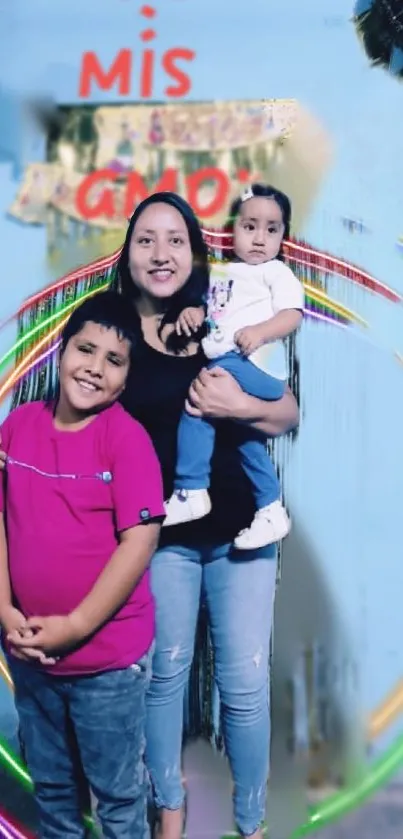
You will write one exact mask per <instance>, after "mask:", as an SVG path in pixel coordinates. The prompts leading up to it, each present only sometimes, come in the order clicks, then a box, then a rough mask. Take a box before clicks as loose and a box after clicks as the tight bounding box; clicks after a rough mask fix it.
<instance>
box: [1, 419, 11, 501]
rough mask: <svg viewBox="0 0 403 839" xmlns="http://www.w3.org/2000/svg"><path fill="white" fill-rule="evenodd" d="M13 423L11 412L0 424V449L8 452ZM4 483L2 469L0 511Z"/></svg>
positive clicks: (3, 471)
mask: <svg viewBox="0 0 403 839" xmlns="http://www.w3.org/2000/svg"><path fill="white" fill-rule="evenodd" d="M12 425H13V414H10V416H8V417H7V419H5V420H4V422H3V423H2V424H1V425H0V435H1V441H0V451H3V452H5V453H6V454H7V453H8V449H9V445H10V438H11V428H12ZM5 484H6V471H5V469H2V470H1V472H0V513H4V509H5Z"/></svg>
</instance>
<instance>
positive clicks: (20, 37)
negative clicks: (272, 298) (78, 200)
mask: <svg viewBox="0 0 403 839" xmlns="http://www.w3.org/2000/svg"><path fill="white" fill-rule="evenodd" d="M352 5H353V4H352V0H327V2H326V3H323V0H305V2H304V3H299V2H296V0H249V2H248V3H241V2H239V3H238V2H237V3H227V2H225V3H217V2H216V0H203V2H201V0H197V2H196V0H192V2H190V0H164V2H163V3H162V2H161V0H157V2H156V3H155V6H156V8H157V9H158V18H157V21H156V28H157V31H158V32H159V33H161V34H160V35H159V37H158V41H157V42H156V48H157V50H158V52H159V53H160V54H162V53H163V52H164V51H165V50H166V49H168V48H170V47H173V46H177V45H184V46H188V47H191V48H194V49H195V50H196V52H197V59H196V61H195V64H194V68H193V89H192V94H191V98H193V99H195V100H200V99H212V98H214V99H226V98H229V99H235V98H239V99H242V98H254V99H256V98H260V97H262V98H264V97H266V98H268V97H293V98H296V99H298V100H300V101H301V103H302V104H303V105H304V106H306V107H308V108H309V109H310V110H311V111H312V112H313V113H314V114H315V115H316V116H317V117H318V119H319V120H320V122H321V123H322V124H323V125H324V127H325V129H326V130H327V131H328V133H329V134H330V135H331V137H332V140H333V142H334V150H335V154H334V160H333V164H332V168H331V170H330V172H329V173H328V175H327V176H326V178H325V179H324V182H323V185H322V188H321V192H320V194H319V196H318V198H317V201H316V204H315V207H314V210H313V212H312V215H311V217H310V219H309V220H308V222H307V225H306V229H305V231H304V235H305V237H306V238H307V239H308V241H310V242H311V243H312V244H314V245H316V246H317V247H320V248H323V249H325V250H327V251H329V252H331V253H333V254H334V255H340V256H343V257H344V258H345V259H347V260H351V261H352V262H355V263H357V264H359V265H360V266H361V267H363V268H365V269H366V270H368V271H369V272H372V273H373V274H374V275H375V276H376V277H377V278H379V279H380V280H381V281H383V282H385V283H387V284H390V285H391V286H393V287H394V288H396V289H398V290H399V291H400V292H401V293H402V294H403V262H402V258H401V256H399V254H398V251H397V249H396V246H395V242H396V239H397V237H398V235H400V234H402V233H403V173H402V168H401V153H402V148H403V108H402V90H403V89H402V86H401V85H399V84H398V83H397V82H396V81H394V80H393V79H392V78H391V77H389V76H388V75H387V74H386V73H384V72H383V71H381V70H373V69H370V68H369V67H368V64H367V60H366V58H365V56H364V53H363V51H362V50H361V47H360V45H359V43H358V41H357V38H356V35H355V31H354V27H353V25H352V23H351V16H352ZM139 7H140V3H137V2H136V1H135V0H103V2H102V3H99V0H86V3H85V4H84V3H82V0H58V2H57V3H49V2H48V0H35V3H32V2H31V0H14V5H13V8H11V4H9V6H8V8H7V11H6V12H4V11H3V13H2V14H3V18H4V15H6V16H7V15H8V22H7V19H6V22H5V31H6V32H7V31H8V38H6V39H5V41H4V39H3V44H4V46H3V47H2V55H1V57H0V76H1V78H2V79H3V83H4V84H5V85H6V86H7V87H9V88H10V89H12V90H14V91H20V92H23V91H27V89H29V90H30V91H31V92H35V91H38V90H40V91H42V92H45V93H48V94H51V95H53V96H54V97H55V98H56V99H57V101H59V102H65V103H72V102H75V101H78V97H77V90H78V76H79V64H80V56H81V54H82V52H83V51H84V50H87V49H95V50H96V51H97V52H98V54H99V55H100V57H101V60H102V61H103V62H104V63H105V66H107V64H108V62H109V63H110V62H111V60H112V59H113V57H114V55H115V54H116V52H117V51H118V50H119V49H120V48H121V47H131V48H132V49H133V50H134V52H135V53H136V50H137V49H138V44H139V32H140V30H141V25H142V23H141V18H140V15H139V13H138V9H139ZM324 7H326V12H324V11H323V9H324ZM196 11H197V13H196ZM8 27H9V28H8ZM224 33H225V34H224ZM133 78H134V80H135V78H136V71H135V70H134V74H133ZM163 88H164V79H163V77H162V75H161V74H160V73H159V74H158V75H157V79H156V86H155V98H156V99H161V98H162V91H163ZM135 98H136V83H135V84H134V89H133V94H132V96H131V97H129V99H131V100H133V99H135ZM98 99H99V100H101V99H102V100H103V94H102V93H99V94H98ZM110 101H114V95H113V94H111V95H110ZM0 105H1V102H0ZM0 118H1V127H2V141H1V143H0V153H1V152H2V154H3V160H4V162H0V241H1V243H2V254H3V259H2V278H1V291H2V294H1V301H2V306H1V315H2V316H4V315H6V314H9V313H11V312H13V311H14V310H15V309H16V308H17V306H18V304H19V303H20V302H21V301H22V300H23V299H24V298H25V297H27V296H28V295H29V294H31V293H32V292H34V291H35V290H37V289H38V288H39V287H41V286H42V285H44V284H45V282H46V281H47V279H48V276H47V269H46V267H45V232H44V230H42V229H39V228H29V227H22V226H19V225H18V224H16V223H15V222H14V221H11V220H9V219H8V218H7V217H6V215H5V214H6V211H7V208H8V206H9V204H10V203H11V200H12V198H13V197H14V194H15V189H16V182H15V180H14V179H13V169H12V166H11V163H9V162H7V161H6V159H5V154H6V153H7V146H8V147H9V146H10V143H11V144H12V142H13V140H15V119H16V116H15V109H14V113H13V109H12V106H11V104H10V102H8V103H7V102H6V100H4V101H3V108H2V110H0ZM3 129H4V130H3ZM23 154H24V155H25V158H26V159H31V160H32V159H33V158H34V157H36V158H39V159H40V157H41V154H42V143H41V140H40V138H38V137H29V138H28V139H27V141H26V147H25V149H23ZM0 160H1V156H0ZM346 215H347V216H352V217H360V218H362V219H363V220H364V222H365V223H366V225H368V227H369V230H370V233H369V234H368V235H358V234H357V235H351V234H349V233H347V232H346V231H345V229H344V228H343V226H342V224H341V217H342V216H346ZM329 290H330V293H331V294H333V296H334V297H336V298H337V299H340V300H342V301H343V302H344V303H345V304H346V305H347V306H351V308H353V309H355V310H356V311H358V312H360V313H361V314H363V315H364V316H365V317H367V319H368V320H369V321H370V322H371V324H372V325H373V328H374V332H373V341H374V343H375V346H373V345H372V344H371V343H366V342H364V341H363V340H362V339H360V338H359V337H358V336H356V335H354V334H353V333H352V332H345V331H341V330H340V331H339V330H337V329H332V328H330V327H325V326H319V325H317V324H306V325H305V326H304V331H303V334H302V337H301V346H300V360H301V369H302V393H303V408H304V419H303V423H302V427H301V431H300V436H299V440H298V443H297V444H296V446H295V450H294V453H293V458H292V462H291V466H290V470H289V473H288V475H287V488H288V497H289V499H290V504H291V507H292V509H293V514H294V518H295V520H296V525H297V527H298V528H302V529H303V531H304V533H305V536H306V539H307V541H308V543H309V546H310V550H311V551H312V556H313V557H314V562H316V563H318V567H319V568H320V569H321V571H322V572H323V574H324V577H325V579H326V581H327V583H326V584H327V586H328V589H329V591H330V593H331V596H332V597H333V598H334V599H335V602H336V603H337V606H338V610H339V614H340V616H341V618H342V620H343V622H344V624H345V627H346V631H347V634H348V637H349V638H350V644H351V650H352V655H353V658H356V657H358V658H359V662H360V671H361V682H362V704H363V709H364V711H365V712H369V711H370V709H371V708H373V707H374V706H375V705H376V703H377V702H379V701H380V700H381V699H382V697H383V695H384V694H385V692H387V691H388V690H389V689H390V688H391V687H392V686H393V684H394V683H395V681H396V680H397V679H398V678H399V677H400V675H401V667H402V656H401V643H402V641H401V639H402V638H403V610H402V608H401V602H400V601H401V590H402V579H403V575H402V571H401V563H402V559H403V555H402V548H401V531H400V523H401V499H402V498H403V479H402V463H403V443H402V436H401V431H400V429H401V417H402V414H401V413H400V411H402V413H403V368H401V367H399V366H398V364H397V363H396V362H395V361H394V360H393V357H392V350H393V349H397V350H400V351H401V352H403V314H402V308H401V307H397V306H393V305H392V304H388V303H386V302H385V301H383V300H381V299H380V298H378V297H376V296H374V295H372V294H369V293H367V292H365V291H363V290H362V289H360V288H357V287H356V286H352V285H351V284H349V283H346V281H344V280H336V279H332V280H331V281H330V287H329ZM11 338H12V329H11V330H10V329H9V330H8V331H7V333H0V352H3V351H4V349H5V348H6V347H7V346H8V345H9V344H10V341H11ZM377 344H378V345H379V347H380V349H379V348H377V347H376V345H377ZM292 561H293V562H295V565H296V566H297V563H298V552H297V551H295V548H294V549H293V556H292ZM390 736H391V735H388V737H390Z"/></svg>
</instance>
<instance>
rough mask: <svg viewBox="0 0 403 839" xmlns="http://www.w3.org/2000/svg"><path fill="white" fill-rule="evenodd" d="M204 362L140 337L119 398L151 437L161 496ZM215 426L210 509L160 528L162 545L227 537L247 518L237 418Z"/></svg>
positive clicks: (250, 510) (249, 502)
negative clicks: (187, 403) (194, 518)
mask: <svg viewBox="0 0 403 839" xmlns="http://www.w3.org/2000/svg"><path fill="white" fill-rule="evenodd" d="M205 364H206V360H205V358H204V356H203V354H202V353H201V352H200V353H198V354H196V355H193V356H173V355H166V354H165V353H161V352H158V350H155V349H153V348H152V347H150V346H149V345H148V344H145V342H142V344H141V346H140V347H139V350H138V354H137V360H136V361H135V362H134V363H133V364H132V369H131V372H130V374H129V379H128V383H127V387H126V390H125V393H124V395H123V396H122V399H121V401H122V404H123V405H124V407H125V408H126V410H127V411H128V412H129V413H130V414H131V415H132V416H133V417H134V418H135V419H137V420H138V421H139V422H141V424H142V425H143V426H144V428H145V429H146V430H147V431H148V433H149V435H150V437H151V439H152V441H153V443H154V446H155V449H156V452H157V455H158V457H159V460H160V463H161V468H162V474H163V480H164V492H165V498H169V496H170V495H171V493H172V490H173V481H174V476H175V465H176V451H177V433H178V424H179V419H180V416H181V413H182V411H183V408H184V404H185V399H186V396H187V394H188V391H189V387H190V384H191V382H192V381H193V379H195V378H196V376H197V375H198V373H199V372H200V370H201V368H202V367H203V366H204V365H205ZM216 427H217V435H216V442H215V449H214V456H213V461H212V468H211V485H210V496H211V500H212V505H213V509H212V512H211V513H210V515H209V516H206V518H204V519H201V520H199V521H196V522H189V523H186V524H183V525H178V526H175V527H169V528H168V527H167V528H163V529H162V537H161V544H162V545H174V544H176V545H189V546H191V545H196V544H198V545H199V544H203V543H205V544H206V543H207V544H208V543H210V544H212V543H213V544H222V543H226V542H230V541H232V540H233V539H234V537H235V536H236V534H237V533H238V531H239V530H241V529H242V528H244V527H247V526H248V525H249V524H250V522H251V520H252V518H253V515H254V511H255V503H254V499H253V495H252V488H251V485H250V483H249V481H248V479H247V477H246V475H245V474H244V472H243V470H242V468H241V464H240V459H239V454H238V451H237V435H239V433H240V431H241V429H240V427H239V426H238V425H237V423H234V422H228V421H226V420H218V421H217V422H216Z"/></svg>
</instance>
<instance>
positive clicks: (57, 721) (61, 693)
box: [9, 655, 151, 839]
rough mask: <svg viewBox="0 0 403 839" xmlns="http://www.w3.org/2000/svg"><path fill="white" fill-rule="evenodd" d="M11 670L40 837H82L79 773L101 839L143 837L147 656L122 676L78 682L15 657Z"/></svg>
mask: <svg viewBox="0 0 403 839" xmlns="http://www.w3.org/2000/svg"><path fill="white" fill-rule="evenodd" d="M9 665H10V669H11V673H12V677H13V680H14V685H15V702H16V706H17V711H18V714H19V718H20V725H21V734H22V739H23V743H24V754H25V758H26V761H27V764H28V769H29V771H30V773H31V775H32V778H33V781H34V784H35V798H36V801H37V804H38V807H39V817H40V833H39V835H40V839H84V837H86V836H87V831H86V828H85V826H84V824H83V819H82V813H81V808H82V801H83V790H82V777H83V771H84V775H85V777H86V779H87V781H88V783H89V785H90V787H91V789H92V791H93V793H94V796H95V798H96V799H97V802H98V807H97V812H98V818H99V821H100V823H101V826H102V831H103V836H104V837H105V839H133V837H136V839H137V837H138V839H147V837H148V835H149V834H148V826H147V819H146V810H147V775H146V771H145V768H144V763H143V752H144V728H145V693H146V689H147V686H148V682H149V677H150V665H151V656H150V655H147V656H144V657H143V658H142V659H140V661H139V662H138V663H137V664H135V665H132V666H131V667H128V668H127V669H125V670H115V671H110V672H106V673H99V674H96V675H91V676H77V677H58V676H52V675H49V674H48V673H45V672H43V671H41V670H40V669H39V668H37V667H36V666H35V665H30V664H25V663H23V662H21V661H19V660H17V659H16V658H13V657H12V656H10V657H9ZM80 779H81V783H80Z"/></svg>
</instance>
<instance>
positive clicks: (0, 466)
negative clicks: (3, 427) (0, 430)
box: [0, 434, 7, 472]
mask: <svg viewBox="0 0 403 839" xmlns="http://www.w3.org/2000/svg"><path fill="white" fill-rule="evenodd" d="M1 442H2V440H1V434H0V449H1ZM6 461H7V455H6V453H5V452H3V451H0V472H2V471H3V470H4V469H5V468H6Z"/></svg>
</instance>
